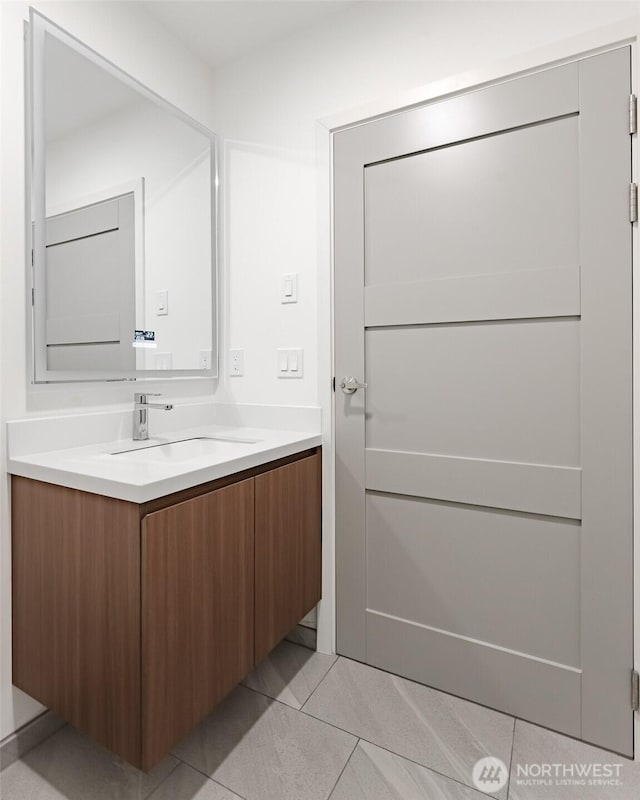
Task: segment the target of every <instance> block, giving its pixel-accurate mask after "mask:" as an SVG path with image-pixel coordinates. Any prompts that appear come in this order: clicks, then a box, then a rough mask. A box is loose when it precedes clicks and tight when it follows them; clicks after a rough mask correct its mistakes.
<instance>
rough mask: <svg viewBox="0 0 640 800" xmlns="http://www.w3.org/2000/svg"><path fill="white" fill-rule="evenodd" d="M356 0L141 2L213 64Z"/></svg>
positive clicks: (239, 54) (319, 19)
mask: <svg viewBox="0 0 640 800" xmlns="http://www.w3.org/2000/svg"><path fill="white" fill-rule="evenodd" d="M356 1H357V0H320V1H318V0H182V1H181V2H178V0H144V2H142V3H141V5H142V6H143V7H144V8H145V10H146V11H147V12H148V13H150V14H151V15H152V16H154V17H155V18H156V19H157V20H158V21H159V22H160V23H161V24H162V25H163V26H164V27H165V28H167V29H168V30H170V31H171V32H172V33H173V34H174V35H175V36H177V37H178V39H180V40H181V41H182V42H183V44H185V45H186V46H187V47H188V48H189V50H191V52H193V53H194V54H195V55H197V56H198V57H199V58H200V59H201V60H202V61H204V62H205V63H206V64H208V65H209V66H210V67H211V68H212V69H216V68H218V67H219V66H220V65H221V64H223V63H224V62H226V61H231V60H233V59H236V58H240V57H241V56H244V55H246V54H248V53H249V52H251V51H252V50H255V49H258V48H260V47H262V46H263V45H266V44H267V43H269V42H273V41H275V40H277V39H280V38H282V37H284V36H287V35H288V34H291V33H293V32H295V31H297V30H300V29H302V28H308V27H310V26H312V25H313V24H314V23H317V22H320V21H322V20H324V19H326V18H327V17H329V16H330V15H332V14H336V13H339V12H341V11H344V10H345V9H346V8H347V7H348V6H351V5H353V2H356Z"/></svg>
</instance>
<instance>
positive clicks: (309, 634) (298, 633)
mask: <svg viewBox="0 0 640 800" xmlns="http://www.w3.org/2000/svg"><path fill="white" fill-rule="evenodd" d="M285 639H286V640H287V641H288V642H293V643H294V644H300V645H302V646H303V647H308V648H309V649H310V650H315V649H316V641H317V635H316V631H315V629H314V628H307V627H306V626H305V625H296V627H295V628H294V629H293V630H292V631H291V632H290V633H289V634H287V636H285Z"/></svg>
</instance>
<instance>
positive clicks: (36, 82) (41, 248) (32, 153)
mask: <svg viewBox="0 0 640 800" xmlns="http://www.w3.org/2000/svg"><path fill="white" fill-rule="evenodd" d="M47 33H48V34H50V35H52V36H54V37H55V38H56V39H58V40H59V41H61V42H63V43H64V44H65V45H67V46H68V47H70V48H72V49H73V50H76V51H77V52H78V53H80V54H81V55H82V56H84V57H85V58H87V59H89V60H90V61H92V62H93V63H94V64H96V65H98V66H99V67H101V68H102V69H104V70H105V71H106V72H109V73H111V74H112V75H114V76H115V77H116V78H118V79H119V80H121V81H122V82H123V83H125V84H127V85H128V86H130V87H131V88H133V89H135V90H136V91H138V92H139V93H140V94H142V95H143V96H144V97H146V98H147V99H149V100H152V101H153V102H154V103H156V104H157V105H159V106H161V107H162V108H164V109H166V110H167V111H169V112H170V113H171V114H173V115H175V116H177V117H179V118H180V119H181V120H182V121H183V122H185V123H187V124H188V125H190V126H191V127H192V128H194V129H195V130H197V131H198V132H199V133H201V134H203V135H204V136H206V137H207V139H209V142H210V147H211V150H210V153H211V199H212V209H211V254H212V264H211V309H212V326H211V327H212V330H211V353H212V358H211V369H207V370H187V369H171V370H146V369H145V370H119V371H107V370H95V371H91V370H87V371H85V370H73V371H66V370H50V369H48V367H47V347H46V338H45V331H46V307H45V305H44V303H40V304H39V305H38V304H37V303H36V302H35V300H36V299H37V298H42V297H46V276H45V273H46V247H45V218H46V201H45V151H46V147H45V118H44V101H45V97H44V69H45V65H44V39H45V34H47ZM29 34H30V35H29V36H28V37H27V40H26V97H27V102H26V103H25V108H26V136H27V143H26V150H25V152H26V156H27V158H26V161H27V164H26V215H27V219H26V240H27V259H26V260H27V320H28V321H29V324H28V326H27V327H28V331H27V334H28V335H27V350H28V358H29V360H30V364H29V374H30V375H31V376H32V377H31V380H32V383H85V382H91V381H139V380H158V379H159V378H161V379H163V380H164V379H167V378H209V379H210V378H217V377H218V358H219V354H218V338H219V337H218V328H219V319H218V317H219V315H218V304H217V295H218V263H219V237H218V218H219V210H218V195H219V193H218V146H217V137H216V135H215V133H213V132H212V131H210V130H209V129H208V128H206V127H205V126H204V125H201V124H200V123H199V122H197V121H196V120H194V119H193V118H192V117H190V116H188V115H187V114H185V113H184V112H183V111H181V110H180V109H179V108H177V107H176V106H174V105H172V104H171V103H169V102H168V101H166V100H164V99H163V98H162V97H160V96H159V95H157V94H156V93H155V92H153V91H151V90H150V89H148V88H147V87H146V86H144V85H143V84H141V83H140V82H139V81H137V80H135V78H132V77H131V76H130V75H128V74H127V73H125V72H123V71H122V70H121V69H120V68H118V67H117V66H115V64H112V63H111V62H110V61H108V60H107V59H105V58H103V57H102V56H101V55H99V54H98V53H96V52H95V51H93V50H91V49H90V48H89V47H87V46H86V45H85V44H83V43H82V42H81V41H79V40H78V39H75V38H74V37H73V36H71V34H69V33H67V32H66V31H64V30H62V28H59V27H58V26H57V25H56V24H55V23H53V22H51V21H50V20H49V19H47V18H46V17H44V16H42V14H39V13H38V12H36V11H34V10H33V9H32V8H31V9H29Z"/></svg>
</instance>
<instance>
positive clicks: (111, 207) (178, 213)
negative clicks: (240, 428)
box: [27, 12, 217, 383]
mask: <svg viewBox="0 0 640 800" xmlns="http://www.w3.org/2000/svg"><path fill="white" fill-rule="evenodd" d="M30 33H31V35H30V60H29V64H30V87H31V102H30V104H29V114H30V119H29V120H28V122H29V123H30V124H28V126H27V127H28V130H30V133H31V143H30V144H31V147H30V153H31V219H30V223H31V224H30V225H29V234H30V237H31V251H32V253H31V261H32V267H33V268H32V270H31V282H30V283H31V285H30V287H29V288H28V303H29V304H30V306H31V310H32V313H31V318H32V331H31V333H32V351H33V379H34V381H35V382H36V383H41V382H58V381H87V380H127V379H130V380H133V379H140V378H149V377H154V378H157V377H163V378H165V377H178V376H180V377H183V376H207V377H212V376H215V375H216V374H217V342H216V338H217V337H216V333H215V332H216V303H215V296H216V291H215V290H216V224H215V221H216V205H217V204H216V188H217V172H216V141H215V135H214V134H213V133H211V132H210V131H209V130H207V129H206V128H204V127H203V126H202V125H200V124H198V123H197V122H195V121H194V120H192V119H191V118H189V117H187V116H186V115H185V114H183V113H182V112H180V111H179V110H178V109H177V108H175V107H174V106H172V105H170V104H169V103H167V102H165V101H164V100H163V99H162V98H160V97H158V96H156V95H155V94H153V93H152V92H151V91H149V90H147V89H146V88H144V87H143V86H141V85H140V84H139V83H137V82H136V81H135V80H133V79H132V78H131V77H129V76H128V75H126V74H125V73H124V72H122V71H121V70H119V69H118V68H117V67H115V66H114V65H113V64H111V63H109V62H108V61H106V60H105V59H103V58H102V57H100V56H99V55H98V54H96V53H95V52H93V51H92V50H90V49H89V48H87V47H86V46H84V45H83V44H82V43H80V42H78V41H77V40H75V39H74V38H73V37H71V36H70V35H68V34H66V33H65V32H64V31H62V30H61V29H59V28H58V27H57V26H55V25H53V23H51V22H49V21H48V20H47V19H45V18H44V17H42V16H41V15H39V14H37V13H35V12H32V13H31V20H30Z"/></svg>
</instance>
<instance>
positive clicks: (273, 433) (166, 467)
mask: <svg viewBox="0 0 640 800" xmlns="http://www.w3.org/2000/svg"><path fill="white" fill-rule="evenodd" d="M207 436H211V437H216V436H218V437H220V436H222V437H230V438H232V439H249V440H255V441H254V442H249V443H248V442H242V443H237V444H236V443H234V444H232V445H225V443H222V444H221V447H220V449H219V452H217V453H209V454H208V455H203V456H198V457H195V458H190V459H188V460H182V461H175V462H173V461H169V460H167V461H166V462H163V461H161V460H159V459H158V460H154V461H138V460H136V459H128V458H127V457H126V456H125V457H122V456H121V455H118V454H117V453H118V452H119V451H129V450H133V449H140V448H146V447H149V445H159V444H163V443H168V442H175V441H182V440H185V439H189V438H194V437H207ZM320 444H322V435H321V434H319V433H308V432H300V431H284V430H273V429H264V428H247V427H231V426H224V425H200V426H198V427H196V428H188V429H180V430H177V431H175V432H173V433H165V434H163V435H162V436H150V437H149V439H148V440H147V441H144V442H134V441H132V440H131V439H121V440H118V441H112V442H106V443H101V444H89V445H84V446H82V447H73V448H70V449H66V450H48V451H47V452H42V453H29V454H27V455H20V456H16V455H14V456H12V455H11V453H10V454H9V459H8V466H7V470H8V472H9V473H11V474H12V475H21V476H23V477H25V478H33V479H34V480H39V481H45V482H46V483H55V484H58V485H60V486H67V487H69V488H71V489H80V490H82V491H85V492H92V493H94V494H101V495H106V496H107V497H115V498H118V499H120V500H128V501H130V502H132V503H145V502H147V501H148V500H154V499H155V498H157V497H163V496H164V495H167V494H171V493H173V492H178V491H181V490H182V489H188V488H190V487H192V486H197V485H198V484H201V483H207V482H208V481H213V480H216V479H218V478H223V477H225V476H227V475H233V474H234V473H237V472H242V471H243V470H246V469H251V468H253V467H258V466H261V465H262V464H266V463H268V462H270V461H275V460H276V459H279V458H285V457H287V456H291V455H295V454H296V453H300V452H302V451H304V450H308V449H309V448H312V447H317V446H318V445H320ZM114 454H115V455H114Z"/></svg>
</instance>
